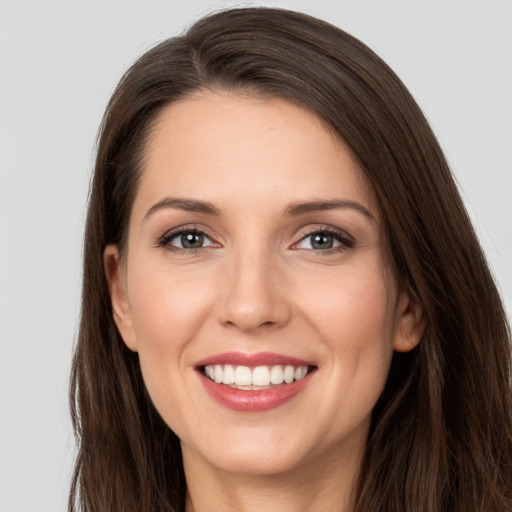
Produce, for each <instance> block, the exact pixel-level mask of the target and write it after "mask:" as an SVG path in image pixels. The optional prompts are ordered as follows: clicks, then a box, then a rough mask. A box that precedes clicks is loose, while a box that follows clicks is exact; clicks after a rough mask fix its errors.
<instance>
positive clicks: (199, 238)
mask: <svg viewBox="0 0 512 512" xmlns="http://www.w3.org/2000/svg"><path fill="white" fill-rule="evenodd" d="M203 241H204V237H203V235H201V234H200V233H186V234H185V235H181V245H182V246H183V247H184V248H185V249H197V248H198V247H202V245H203Z"/></svg>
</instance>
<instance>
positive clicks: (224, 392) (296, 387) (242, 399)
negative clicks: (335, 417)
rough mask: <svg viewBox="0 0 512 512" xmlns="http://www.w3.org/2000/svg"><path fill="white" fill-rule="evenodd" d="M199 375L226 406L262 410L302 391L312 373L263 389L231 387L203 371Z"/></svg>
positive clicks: (246, 410)
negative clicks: (212, 378) (206, 375)
mask: <svg viewBox="0 0 512 512" xmlns="http://www.w3.org/2000/svg"><path fill="white" fill-rule="evenodd" d="M199 375H200V378H201V382H202V383H203V386H204V387H205V388H206V391H207V392H208V393H209V395H210V396H211V397H212V398H213V399H214V400H216V401H217V402H218V403H219V404H221V405H223V406H224V407H227V408H228V409H231V410H233V411H240V412H261V411H268V410H270V409H275V408H276V407H279V406H280V405H283V404H284V403H285V402H287V401H288V400H290V399H292V398H293V397H294V396H295V395H297V394H298V393H300V392H301V391H302V390H303V389H304V388H305V387H306V386H307V385H308V383H309V377H310V375H311V373H308V374H307V375H306V376H305V377H304V378H302V379H300V380H297V381H295V382H291V383H290V384H280V385H277V386H275V387H273V388H270V389H264V390H261V391H258V390H254V389H251V390H245V389H235V388H230V387H229V386H226V385H225V384H217V383H216V382H213V381H212V380H210V379H208V378H207V377H205V376H204V375H203V374H202V373H200V374H199Z"/></svg>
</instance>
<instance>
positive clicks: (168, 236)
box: [156, 224, 221, 252]
mask: <svg viewBox="0 0 512 512" xmlns="http://www.w3.org/2000/svg"><path fill="white" fill-rule="evenodd" d="M207 231H208V230H206V229H204V228H202V227H199V226H198V225H197V224H184V225H182V226H177V227H175V228H172V229H169V230H168V231H166V232H165V233H164V234H163V235H162V236H160V237H158V238H157V240H156V245H157V246H159V247H164V248H167V249H169V250H176V251H181V252H183V251H187V252H191V251H198V250H201V249H208V248H210V247H220V246H221V244H219V243H218V242H217V241H216V240H215V239H214V237H213V236H212V235H211V234H209V233H208V232H207ZM184 233H196V234H200V235H203V236H204V237H205V238H207V239H208V240H209V241H210V242H211V244H210V245H207V246H204V247H197V248H193V249H192V248H186V247H177V246H175V245H172V244H170V241H171V240H173V239H174V238H176V237H178V236H180V235H182V234H184Z"/></svg>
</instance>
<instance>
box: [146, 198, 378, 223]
mask: <svg viewBox="0 0 512 512" xmlns="http://www.w3.org/2000/svg"><path fill="white" fill-rule="evenodd" d="M166 208H173V209H176V210H183V211H187V212H195V213H203V214H206V215H214V216H219V215H220V214H221V212H220V210H219V209H218V208H217V207H216V206H214V205H213V204H212V203H210V202H208V201H199V200H197V199H189V198H177V197H166V198H164V199H162V200H160V201H158V202H157V203H155V204H154V205H153V206H152V207H151V208H150V209H149V210H148V211H147V213H146V215H145V216H144V218H147V217H149V216H150V215H152V214H153V213H155V212H157V211H159V210H163V209H166ZM338 208H350V209H352V210H356V211H358V212H360V213H362V214H363V215H364V216H365V217H368V218H369V219H370V220H372V221H375V220H376V219H375V216H374V215H373V214H372V213H371V212H370V211H369V210H368V209H367V208H365V207H364V206H363V205H362V204H360V203H358V202H357V201H351V200H348V199H331V200H328V201H305V202H297V203H292V204H291V205H289V206H288V207H287V208H286V209H285V210H284V216H292V217H295V216H299V215H304V214H307V213H313V212H320V211H325V210H334V209H338Z"/></svg>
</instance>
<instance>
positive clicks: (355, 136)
mask: <svg viewBox="0 0 512 512" xmlns="http://www.w3.org/2000/svg"><path fill="white" fill-rule="evenodd" d="M201 89H222V90H227V91H244V92H250V93H253V94H258V95H264V96H270V97H279V98H284V99H287V100H289V101H292V102H294V103H295V104H297V105H299V106H302V107H304V108H307V109H309V110H311V111H313V112H315V113H316V114H317V115H318V116H319V117H320V118H322V119H323V120H324V121H325V122H326V123H328V125H330V127H331V128H332V129H333V130H334V131H335V133H336V134H337V135H338V136H339V137H340V138H341V139H343V140H344V141H345V142H346V144H348V146H349V147H350V148H351V151H352V153H353V155H354V156H355V158H356V159H357V160H358V161H359V164H360V166H361V168H362V169H363V171H364V173H365V175H366V177H367V179H368V181H369V182H370V183H371V185H372V187H373V189H374V191H375V192H376V195H377V197H378V200H379V203H380V209H381V212H382V217H383V219H384V229H385V235H386V237H387V240H388V243H389V246H390V248H391V253H392V257H393V263H394V266H395V270H396V275H397V278H398V279H399V281H400V282H401V283H402V284H403V285H404V286H408V287H410V289H411V290H413V291H414V293H415V294H416V295H417V297H418V298H419V300H420V301H421V303H422V304H423V307H424V311H425V314H426V317H427V327H426V331H425V334H424V336H423V339H422V341H421V343H420V344H419V346H418V347H417V348H416V349H414V350H412V351H411V352H408V353H406V354H399V353H396V354H395V355H394V358H393V361H392V365H391V370H390V374H389V378H388V382H387V384H386V387H385V389H384V392H383V394H382V396H381V398H380V399H379V402H378V403H377V405H376V407H375V409H374V412H373V418H372V425H371V430H370V435H369V438H368V443H367V449H366V454H365V458H364V461H363V466H362V469H361V473H360V477H359V480H358V483H357V487H356V488H355V489H354V493H355V495H354V496H355V502H356V510H357V511H358V512H368V511H372V512H378V511H381V512H405V511H407V512H474V511H482V512H490V511H494V512H496V511H500V512H501V511H508V510H511V509H512V394H511V385H510V382H511V350H510V333H509V328H508V324H507V319H506V316H505V313H504V310H503V306H502V303H501V301H500V297H499V295H498V292H497V290H496V286H495V284H494V281H493V278H492V275H491V273H490V271H489V268H488V266H487V263H486V260H485V257H484V255H483V253H482V250H481V248H480V245H479V242H478V240H477V238H476V236H475V233H474V231H473V228H472V226H471V223H470V221H469V219H468V216H467V214H466V211H465V209H464V206H463V204H462V201H461V199H460V196H459V193H458V191H457V187H456V185H455V183H454V180H453V178H452V175H451V173H450V171H449V169H448V166H447V164H446V161H445V158H444V156H443V154H442V152H441V150H440V148H439V145H438V143H437V141H436V138H435V136H434V135H433V133H432V131H431V129H430V127H429V125H428V123H427V121H426V120H425V118H424V116H423V115H422V113H421V111H420V109H419V108H418V106H417V104H416V103H415V101H414V100H413V98H412V97H411V95H410V94H409V92H408V91H407V90H406V88H405V87H404V85H403V84H402V83H401V81H400V80H399V79H398V78H397V76H396V75H395V74H394V73H393V72H392V71H391V70H390V69H389V67H388V66H387V65H386V64H385V63H384V62H383V61H382V60H381V59H380V58H379V57H378V56H376V55H375V54H374V53H373V52H372V51H371V50H369V49H368V48H367V47H366V46H365V45H364V44H362V43H361V42H360V41H358V40H357V39H355V38H353V37H352V36H350V35H348V34H347V33H345V32H343V31H341V30H339V29H338V28H336V27H333V26H332V25H329V24H327V23H325V22H323V21H320V20H317V19H314V18H311V17H309V16H306V15H303V14H299V13H294V12H290V11H285V10H280V9H267V8H251V9H233V10H228V11H223V12H219V13H216V14H213V15H211V16H208V17H206V18H203V19H201V20H200V21H198V22H197V23H196V24H195V25H193V26H192V27H191V28H190V29H189V30H188V31H187V32H186V33H185V34H184V35H183V36H181V37H176V38H172V39H169V40H167V41H164V42H163V43H161V44H159V45H158V46H156V47H155V48H153V49H152V50H150V51H149V52H148V53H146V54H145V55H143V56H142V57H141V58H140V59H139V60H138V61H137V62H136V63H135V64H134V65H133V66H132V68H131V69H130V70H129V71H128V72H127V73H126V74H125V76H124V77H123V78H122V80H121V82H120V84H119V86H118V87H117V89H116V91H115V92H114V95H113V96H112V98H111V100H110V103H109V104H108V107H107V111H106V113H105V117H104V120H103V123H102V126H101V130H100V135H99V144H98V153H97V160H96V167H95V172H94V178H93V182H92V188H91V192H90V198H89V210H88V216H87V225H86V233H85V246H84V275H83V297H82V311H81V322H80V330H79V335H78V342H77V346H76V352H75V357H74V362H73V371H72V376H71V390H70V397H71V407H72V417H73V422H74V427H75V431H76V435H77V440H78V455H77V459H76V467H75V472H74V477H73V481H72V487H71V494H70V500H69V510H70V512H71V511H76V510H82V511H87V512H93V511H94V512H105V511H110V512H130V511H133V512H153V511H159V512H164V511H174V512H178V511H183V510H184V497H185V486H186V483H185V477H184V473H183V466H182V460H181V452H180V444H179V440H178V438H177V437H176V435H175V434H174V433H173V432H172V431H171V430H170V429H169V428H168V427H167V426H166V425H165V423H164V422H163V420H162V419H161V418H160V416H159V415H158V413H157V412H156V410H155V408H154V407H153V405H152V403H151V401H150V399H149V397H148V394H147V392H146V390H145V387H144V383H143V380H142V376H141V372H140V367H139V362H138V357H137V354H134V353H132V352H131V351H129V350H128V349H127V348H126V347H125V345H124V343H123V342H122V339H121V337H120V335H119V333H118V331H117V329H116V326H115V324H114V321H113V318H112V310H111V309H112V308H111V303H110V297H109V291H108V287H107V282H106V278H105V275H104V270H103V251H104V249H105V246H106V245H107V244H112V243H113V244H117V245H118V246H119V247H120V248H121V250H122V249H123V245H124V243H125V234H126V229H127V224H128V218H129V212H130V208H131V204H132V201H133V198H134V195H135V193H136V189H137V181H138V177H139V173H140V171H141V169H140V162H141V157H142V155H143V152H144V149H145V142H146V140H147V136H148V133H149V132H150V130H151V128H152V124H153V122H154V120H155V117H156V116H157V114H158V113H159V112H160V111H161V110H162V108H163V107H164V106H166V105H168V104H169V103H171V102H173V101H175V100H176V99H178V98H182V97H184V96H185V95H188V94H191V93H193V92H195V91H198V90H201Z"/></svg>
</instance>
